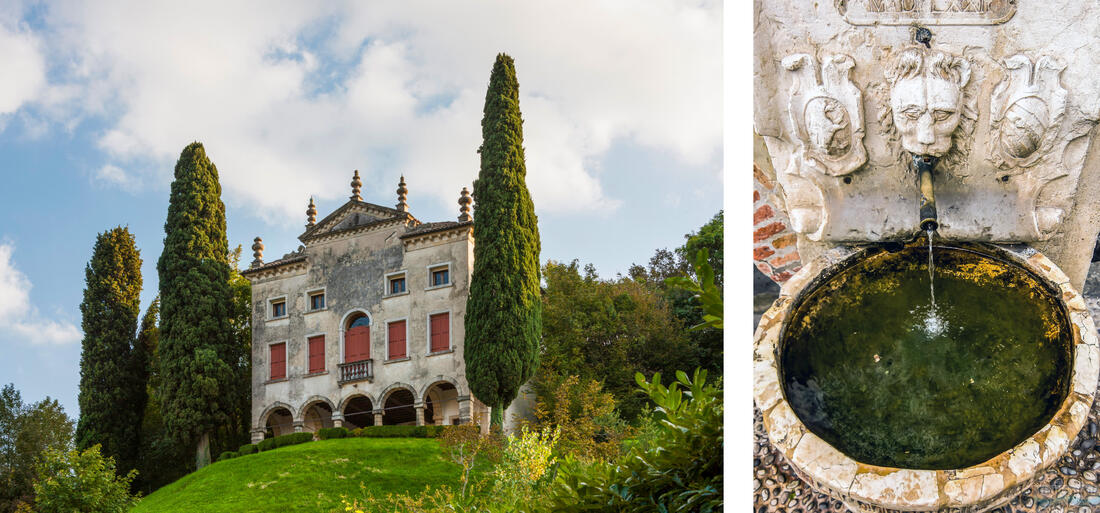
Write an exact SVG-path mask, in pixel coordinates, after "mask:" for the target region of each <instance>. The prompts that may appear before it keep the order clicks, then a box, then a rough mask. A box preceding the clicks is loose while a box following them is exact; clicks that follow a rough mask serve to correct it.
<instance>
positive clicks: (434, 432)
mask: <svg viewBox="0 0 1100 513" xmlns="http://www.w3.org/2000/svg"><path fill="white" fill-rule="evenodd" d="M446 428H447V426H367V427H365V428H359V429H356V430H355V432H354V435H355V436H360V437H365V438H439V436H440V435H441V434H442V433H443V430H444V429H446Z"/></svg>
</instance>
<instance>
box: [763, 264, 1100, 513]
mask: <svg viewBox="0 0 1100 513" xmlns="http://www.w3.org/2000/svg"><path fill="white" fill-rule="evenodd" d="M978 246H979V247H980V248H981V249H984V250H985V251H986V252H987V253H989V254H991V255H1004V256H1008V257H1010V258H1011V260H1012V261H1013V262H1014V263H1016V264H1018V265H1020V266H1022V267H1024V268H1026V269H1029V270H1031V271H1032V272H1034V273H1035V274H1036V275H1038V276H1040V277H1041V278H1044V279H1046V280H1047V281H1048V282H1049V283H1051V284H1053V285H1054V286H1055V288H1056V289H1058V290H1061V291H1062V297H1061V300H1062V303H1063V304H1064V306H1065V308H1066V312H1067V313H1068V317H1069V321H1070V324H1071V330H1070V331H1071V333H1072V336H1073V344H1074V351H1073V361H1072V363H1071V368H1072V376H1071V382H1070V387H1069V393H1068V394H1067V396H1066V399H1065V400H1063V401H1062V405H1061V406H1060V407H1059V409H1058V411H1057V412H1056V413H1055V414H1054V416H1053V417H1052V419H1051V420H1050V422H1048V423H1047V424H1046V425H1045V426H1044V427H1043V428H1042V429H1040V430H1039V431H1038V432H1036V433H1035V434H1034V435H1032V436H1030V437H1028V438H1027V439H1025V440H1023V441H1022V442H1020V443H1019V444H1017V445H1016V446H1014V447H1013V448H1011V449H1009V450H1007V451H1005V452H1002V453H1000V454H998V455H996V456H994V457H993V458H990V459H989V460H987V461H985V462H982V463H979V464H977V465H974V466H971V467H967V468H963V469H954V470H914V469H902V468H893V467H879V466H875V465H868V464H865V463H860V462H858V461H856V460H854V459H852V458H850V457H848V456H847V455H845V454H844V453H842V452H840V451H839V450H837V449H836V448H834V447H832V446H831V445H829V444H828V443H827V442H825V441H824V440H822V439H821V438H820V437H818V436H817V435H815V434H813V433H811V432H810V431H809V430H808V429H807V428H806V426H805V425H804V424H803V423H802V421H801V420H799V418H798V416H797V415H795V414H794V411H793V410H792V409H791V407H790V405H789V404H788V403H787V401H786V398H784V397H783V391H782V386H781V384H780V382H779V373H778V366H777V362H776V355H775V349H776V348H777V347H778V344H779V336H780V334H781V333H782V331H783V328H784V321H785V320H786V318H787V316H788V315H789V314H790V310H791V307H792V305H793V304H794V303H795V301H794V300H795V299H796V298H797V297H799V295H800V294H801V293H802V292H803V291H804V289H805V288H806V286H807V285H809V284H810V282H811V281H813V279H814V278H815V277H817V275H819V274H820V273H821V272H822V271H825V270H827V269H830V268H832V267H834V266H836V265H838V264H841V263H844V262H847V261H849V259H851V258H856V257H858V255H860V254H861V253H863V252H864V251H865V250H863V249H855V248H843V247H842V248H835V249H832V250H829V251H827V252H826V253H825V254H823V255H822V256H820V257H819V258H817V259H814V260H813V261H811V262H809V263H807V264H806V265H804V266H803V267H802V269H801V270H800V271H798V272H797V273H796V274H795V275H794V276H793V277H791V279H790V280H788V281H787V282H786V283H784V285H783V287H782V290H781V292H780V295H779V298H778V299H776V300H775V302H774V303H773V304H772V306H771V308H769V309H768V311H767V312H765V313H764V315H763V316H762V317H761V319H760V324H759V325H758V327H757V329H756V333H755V335H754V337H753V338H754V344H753V399H754V402H755V403H756V406H757V408H759V409H760V411H761V414H762V416H763V420H764V427H765V429H766V431H767V433H768V438H769V441H770V442H771V444H772V445H773V446H775V447H776V448H777V449H778V450H779V452H781V453H782V454H783V456H784V457H785V458H786V459H787V460H788V461H789V462H790V464H791V466H792V467H794V468H795V469H796V470H797V471H798V472H800V473H801V474H803V475H805V476H807V477H808V478H809V479H810V481H811V484H812V485H813V486H814V487H816V488H819V489H822V491H824V492H826V493H828V494H829V495H832V496H834V497H837V498H841V499H845V498H851V499H855V500H858V501H863V502H868V503H871V504H875V505H878V506H881V507H884V508H890V509H900V510H932V509H936V508H940V507H951V508H962V507H966V506H973V505H979V504H981V505H984V504H989V505H990V506H992V505H993V503H994V502H998V503H999V502H1001V501H1003V500H1007V499H1008V498H1010V497H1011V496H1012V495H1015V492H1016V491H1018V490H1019V489H1021V488H1022V487H1023V486H1024V485H1026V484H1028V483H1029V482H1030V481H1032V480H1033V479H1034V478H1035V476H1037V475H1039V474H1041V473H1042V472H1043V471H1045V470H1046V469H1047V468H1049V467H1050V466H1052V465H1053V464H1054V463H1056V462H1057V461H1058V459H1059V458H1061V456H1062V454H1063V453H1065V451H1066V450H1067V449H1068V448H1069V443H1070V441H1071V440H1073V438H1075V437H1076V436H1077V434H1078V432H1080V430H1081V428H1082V427H1084V425H1085V422H1086V420H1087V418H1088V412H1089V410H1090V409H1091V407H1092V402H1093V394H1094V393H1095V391H1096V385H1097V377H1098V376H1097V375H1098V373H1100V342H1098V340H1097V335H1096V327H1095V325H1094V324H1093V320H1092V316H1091V315H1090V314H1089V311H1088V308H1087V307H1086V305H1085V302H1084V299H1083V298H1082V297H1081V295H1080V293H1078V292H1077V291H1076V290H1075V289H1074V288H1073V286H1072V285H1070V283H1069V278H1068V277H1067V276H1066V274H1065V273H1064V272H1062V270H1061V269H1059V268H1058V266H1056V265H1055V264H1054V263H1053V262H1051V261H1050V259H1048V258H1047V257H1046V256H1045V255H1043V254H1042V253H1040V252H1038V251H1036V250H1034V249H1032V248H1030V247H1017V248H1013V247H1002V246H990V245H978Z"/></svg>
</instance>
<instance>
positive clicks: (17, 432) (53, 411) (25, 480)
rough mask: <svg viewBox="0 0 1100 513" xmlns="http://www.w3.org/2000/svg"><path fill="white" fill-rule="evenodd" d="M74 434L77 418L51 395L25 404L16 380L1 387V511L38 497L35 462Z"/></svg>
mask: <svg viewBox="0 0 1100 513" xmlns="http://www.w3.org/2000/svg"><path fill="white" fill-rule="evenodd" d="M72 438H73V422H72V420H70V419H69V417H68V416H67V415H65V411H64V409H62V408H61V404H60V403H58V402H57V401H56V400H54V399H50V398H49V397H47V398H45V399H43V400H41V401H39V402H37V403H34V404H32V405H25V404H23V400H22V398H21V397H20V394H19V391H18V390H16V389H15V386H14V385H12V384H8V385H5V386H4V388H3V389H2V390H0V512H4V513H7V512H11V511H15V509H16V507H17V506H18V505H19V504H21V503H23V504H25V503H30V502H32V501H33V500H34V488H33V483H34V477H35V465H36V464H37V463H38V461H39V460H40V458H41V456H42V454H44V453H45V452H46V451H47V450H50V449H55V450H63V449H66V448H68V447H69V445H70V444H71V443H72Z"/></svg>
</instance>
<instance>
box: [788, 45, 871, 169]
mask: <svg viewBox="0 0 1100 513" xmlns="http://www.w3.org/2000/svg"><path fill="white" fill-rule="evenodd" d="M853 66H855V62H854V61H853V60H852V58H851V57H849V56H847V55H833V56H830V57H827V58H826V59H825V62H824V63H823V64H822V66H821V73H820V76H819V74H818V69H817V61H816V60H815V59H814V58H813V57H811V56H810V55H807V54H804V53H802V54H795V55H791V56H789V57H787V58H785V59H783V67H784V68H786V69H787V70H789V71H791V72H792V73H793V74H794V75H795V78H794V83H793V85H792V86H791V94H790V103H789V104H788V113H789V121H790V131H791V134H793V136H794V138H795V140H796V141H797V142H798V144H799V146H800V148H799V158H800V160H801V161H802V163H803V166H805V167H806V168H807V169H808V170H812V171H816V172H819V173H822V174H825V175H829V176H842V175H846V174H848V173H851V172H852V171H855V170H856V169H859V167H860V166H862V165H863V164H864V163H865V162H867V151H866V150H865V149H864V147H863V94H862V93H861V92H860V90H859V88H857V87H856V85H855V84H854V83H852V81H851V78H850V77H849V74H850V71H851V69H852V67H853Z"/></svg>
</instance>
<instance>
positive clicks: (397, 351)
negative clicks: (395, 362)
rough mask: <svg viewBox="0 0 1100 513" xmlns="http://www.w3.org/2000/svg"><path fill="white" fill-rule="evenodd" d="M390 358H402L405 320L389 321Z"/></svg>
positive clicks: (403, 353)
mask: <svg viewBox="0 0 1100 513" xmlns="http://www.w3.org/2000/svg"><path fill="white" fill-rule="evenodd" d="M389 335H390V336H389V341H390V359H391V360H392V359H394V358H404V357H405V356H407V354H406V353H405V321H397V322H391V323H390V333H389Z"/></svg>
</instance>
